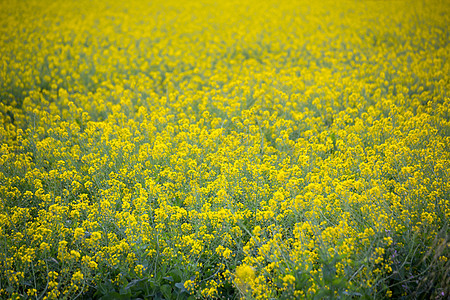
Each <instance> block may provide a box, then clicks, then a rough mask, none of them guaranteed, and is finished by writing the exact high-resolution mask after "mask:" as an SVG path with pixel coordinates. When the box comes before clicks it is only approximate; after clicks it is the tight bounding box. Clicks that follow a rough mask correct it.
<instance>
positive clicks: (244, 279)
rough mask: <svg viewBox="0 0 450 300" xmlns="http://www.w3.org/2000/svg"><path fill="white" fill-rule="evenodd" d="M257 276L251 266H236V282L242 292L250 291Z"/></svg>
mask: <svg viewBox="0 0 450 300" xmlns="http://www.w3.org/2000/svg"><path fill="white" fill-rule="evenodd" d="M255 277H256V275H255V270H254V269H253V268H252V267H251V266H249V265H246V264H242V265H240V266H237V267H236V281H235V283H236V286H237V288H238V289H239V290H240V291H241V292H244V293H247V292H248V291H249V288H251V285H252V283H253V280H255Z"/></svg>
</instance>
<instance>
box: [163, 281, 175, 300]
mask: <svg viewBox="0 0 450 300" xmlns="http://www.w3.org/2000/svg"><path fill="white" fill-rule="evenodd" d="M161 293H162V294H163V296H164V297H165V298H166V299H170V298H171V296H172V287H171V286H170V285H168V284H164V285H162V286H161Z"/></svg>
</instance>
